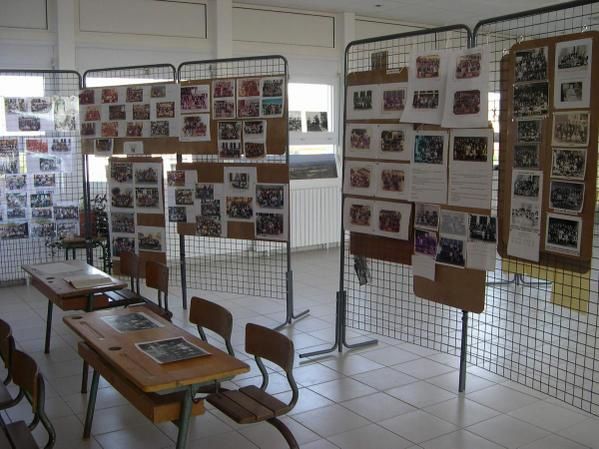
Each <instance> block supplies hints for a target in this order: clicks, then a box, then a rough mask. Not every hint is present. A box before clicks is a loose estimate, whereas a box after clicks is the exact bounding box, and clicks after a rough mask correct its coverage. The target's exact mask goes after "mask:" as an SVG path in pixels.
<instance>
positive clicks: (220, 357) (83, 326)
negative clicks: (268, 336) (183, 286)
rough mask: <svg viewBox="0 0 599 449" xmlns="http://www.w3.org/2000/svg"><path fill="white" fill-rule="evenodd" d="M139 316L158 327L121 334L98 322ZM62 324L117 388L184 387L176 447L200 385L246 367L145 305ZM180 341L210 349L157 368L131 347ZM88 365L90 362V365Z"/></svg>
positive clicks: (182, 445)
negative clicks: (125, 385) (107, 370)
mask: <svg viewBox="0 0 599 449" xmlns="http://www.w3.org/2000/svg"><path fill="white" fill-rule="evenodd" d="M132 312H143V313H144V314H146V315H147V316H149V317H150V318H151V319H152V320H154V321H155V322H157V323H160V325H161V327H155V328H151V329H143V330H135V331H124V332H119V331H117V330H116V329H115V328H113V327H112V326H111V325H109V324H108V323H107V322H106V321H104V320H103V319H102V318H103V317H107V316H118V315H126V314H131V313H132ZM63 321H64V323H65V324H66V325H67V326H68V327H69V328H71V329H72V330H73V331H74V332H75V333H76V334H77V335H78V336H79V337H81V338H82V339H83V341H84V342H85V343H86V344H87V345H88V346H89V348H91V350H93V351H94V356H97V357H98V360H99V363H101V364H104V365H108V366H109V367H110V368H111V370H112V372H113V373H114V375H113V376H109V377H110V378H109V379H107V380H108V382H110V383H111V384H112V385H113V386H115V388H116V387H117V386H118V385H122V382H123V381H127V382H130V383H132V384H133V385H134V386H135V387H136V388H137V389H139V390H141V391H142V392H144V393H160V392H166V391H172V390H173V389H183V390H184V392H185V393H184V395H183V398H182V401H181V408H180V415H179V420H178V423H179V424H178V425H179V433H178V436H177V446H176V447H177V449H183V448H185V447H186V443H187V434H188V429H189V422H190V419H191V409H192V405H193V403H194V401H197V400H194V399H193V397H194V396H195V393H196V392H197V390H198V387H199V386H200V385H202V384H206V383H210V382H214V381H222V380H224V379H229V378H231V377H234V376H236V375H237V374H242V373H246V372H248V371H249V369H250V367H249V366H248V365H247V364H246V363H244V362H242V361H241V360H238V359H236V358H235V357H232V356H230V355H229V354H226V353H224V352H223V351H221V350H219V349H217V348H215V347H214V346H211V345H209V344H208V343H205V342H203V341H202V340H201V339H199V338H198V337H196V336H195V335H193V334H190V333H189V332H187V331H185V330H183V329H181V328H179V327H177V326H175V325H174V324H172V323H170V322H168V321H166V320H165V319H163V318H161V317H160V316H158V315H156V314H155V313H153V312H152V311H151V310H150V309H148V308H146V307H144V306H131V307H128V308H126V309H110V310H101V311H95V312H91V313H86V314H85V315H81V316H67V317H64V318H63ZM173 337H184V338H185V339H186V340H187V341H188V342H190V343H192V344H194V345H196V346H199V347H201V348H202V349H204V350H206V351H208V352H209V353H210V355H207V356H203V357H195V358H190V359H187V360H183V361H177V362H171V363H164V364H160V363H158V362H156V361H154V360H153V359H152V358H151V357H149V356H148V355H147V354H145V353H144V352H142V351H141V350H140V349H138V347H137V346H136V345H135V344H136V343H140V342H147V341H155V340H162V339H166V338H173ZM90 364H91V365H92V367H93V366H94V363H93V362H91V361H90ZM98 377H99V375H98V370H97V369H96V368H94V376H93V378H92V388H91V392H90V398H89V401H90V402H89V403H88V412H87V416H86V426H85V429H86V430H85V432H87V433H88V434H89V431H90V428H91V417H93V410H94V407H95V404H94V402H95V392H96V391H97V385H98Z"/></svg>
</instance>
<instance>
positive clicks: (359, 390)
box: [310, 377, 376, 402]
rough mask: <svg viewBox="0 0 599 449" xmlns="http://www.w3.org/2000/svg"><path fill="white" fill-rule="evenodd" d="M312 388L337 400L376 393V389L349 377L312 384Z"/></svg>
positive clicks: (346, 399) (328, 397) (326, 396)
mask: <svg viewBox="0 0 599 449" xmlns="http://www.w3.org/2000/svg"><path fill="white" fill-rule="evenodd" d="M310 390H312V391H314V392H316V393H318V394H320V395H322V396H324V397H325V398H327V399H330V400H331V401H335V402H342V401H348V400H350V399H354V398H357V397H360V396H366V395H369V394H372V393H375V392H376V390H375V389H374V388H372V387H369V386H368V385H364V384H363V383H361V382H358V381H357V380H354V379H352V378H349V377H344V378H341V379H335V380H331V381H330V382H325V383H322V384H317V385H312V386H311V387H310Z"/></svg>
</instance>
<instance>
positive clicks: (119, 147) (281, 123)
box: [81, 75, 289, 155]
mask: <svg viewBox="0 0 599 449" xmlns="http://www.w3.org/2000/svg"><path fill="white" fill-rule="evenodd" d="M281 76H283V75H281ZM243 78H249V77H243ZM223 79H224V78H223ZM226 79H237V78H226ZM212 81H213V80H197V81H184V82H182V83H181V86H186V85H189V84H196V85H197V84H205V85H211V84H212ZM210 95H211V100H212V91H211V92H210ZM288 98H289V95H288V92H285V106H286V105H287V102H288ZM211 108H212V105H211ZM284 111H285V114H286V111H287V107H285V108H284ZM183 116H185V115H183ZM180 117H182V115H181V114H179V118H180ZM242 120H244V119H223V120H212V110H211V112H210V141H207V142H180V141H179V138H178V137H164V138H143V137H134V138H116V139H114V144H113V154H123V144H124V143H125V142H139V141H141V142H143V144H144V149H143V152H144V154H203V155H208V154H212V155H217V154H218V137H217V132H218V124H217V123H218V122H219V121H223V122H226V121H242ZM251 120H266V121H267V126H266V153H267V154H277V155H282V154H285V153H286V152H287V116H286V115H284V116H283V117H280V118H266V119H261V118H255V119H251ZM81 147H82V149H81V151H82V153H83V154H94V139H83V140H82V141H81Z"/></svg>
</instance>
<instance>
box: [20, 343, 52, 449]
mask: <svg viewBox="0 0 599 449" xmlns="http://www.w3.org/2000/svg"><path fill="white" fill-rule="evenodd" d="M11 374H12V378H13V382H14V383H15V385H17V386H18V387H19V388H20V390H21V392H23V393H24V394H25V397H26V398H27V400H28V401H29V402H30V403H31V407H32V409H33V421H32V425H31V426H30V429H31V430H33V428H34V427H35V426H37V424H38V423H39V422H40V421H41V423H42V425H43V426H44V428H45V429H46V432H48V443H47V444H46V446H44V447H45V449H49V448H51V447H52V446H53V445H54V442H55V441H56V432H55V431H54V427H53V426H52V423H50V420H49V419H48V416H47V415H46V412H45V409H44V407H45V401H46V398H45V396H46V392H45V391H46V387H45V383H44V377H43V376H42V374H41V373H40V372H39V369H38V366H37V363H36V362H35V360H34V359H33V358H32V357H31V356H29V355H28V354H25V353H24V352H22V351H19V350H18V349H15V350H14V351H13V353H12V358H11Z"/></svg>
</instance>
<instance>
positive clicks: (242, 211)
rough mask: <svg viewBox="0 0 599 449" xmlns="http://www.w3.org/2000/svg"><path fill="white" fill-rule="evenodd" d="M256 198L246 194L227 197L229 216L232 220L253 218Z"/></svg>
mask: <svg viewBox="0 0 599 449" xmlns="http://www.w3.org/2000/svg"><path fill="white" fill-rule="evenodd" d="M253 203H254V199H253V198H252V197H245V196H228V197H227V217H228V218H229V219H230V220H251V219H252V218H253V217H254V204H253Z"/></svg>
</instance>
